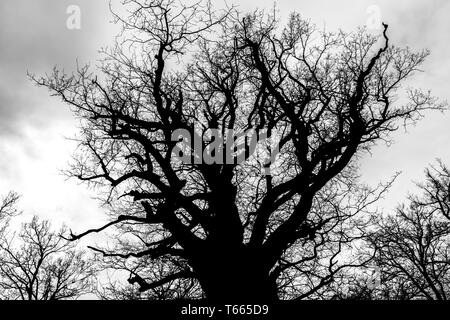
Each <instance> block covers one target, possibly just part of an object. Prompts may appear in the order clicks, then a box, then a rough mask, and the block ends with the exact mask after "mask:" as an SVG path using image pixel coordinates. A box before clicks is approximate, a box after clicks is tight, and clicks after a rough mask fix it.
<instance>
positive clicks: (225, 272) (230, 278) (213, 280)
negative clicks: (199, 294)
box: [194, 250, 278, 303]
mask: <svg viewBox="0 0 450 320" xmlns="http://www.w3.org/2000/svg"><path fill="white" fill-rule="evenodd" d="M227 251H228V253H229V254H226V253H225V252H220V250H216V251H215V252H211V253H209V254H205V256H204V258H203V259H202V260H203V262H202V263H201V265H200V266H198V267H197V268H194V271H195V272H196V273H197V275H198V276H199V280H200V284H201V286H202V288H203V290H204V292H205V294H206V298H207V299H208V300H210V301H214V302H225V303H229V302H245V303H248V302H259V303H261V302H272V301H276V300H277V299H278V297H277V290H276V285H275V282H274V281H271V280H270V279H269V272H268V270H266V268H264V266H263V265H262V263H259V262H258V259H257V258H255V257H254V256H253V255H252V254H249V252H246V250H244V251H243V252H241V253H239V250H233V251H231V250H227Z"/></svg>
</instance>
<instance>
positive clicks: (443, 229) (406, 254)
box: [336, 161, 450, 300]
mask: <svg viewBox="0 0 450 320" xmlns="http://www.w3.org/2000/svg"><path fill="white" fill-rule="evenodd" d="M425 173H426V180H425V182H424V183H420V184H418V186H419V189H420V190H421V191H422V192H421V193H420V194H418V195H410V196H409V198H408V202H407V204H403V205H401V206H399V208H398V209H397V210H396V213H395V214H391V215H387V216H385V217H381V216H380V217H378V218H377V220H378V222H377V223H376V224H372V225H370V228H368V229H367V230H368V232H367V236H368V237H367V239H368V244H369V245H368V246H363V247H362V248H361V251H363V252H365V253H367V252H374V259H373V261H372V263H371V266H372V267H373V268H376V269H378V270H379V275H378V276H379V279H378V281H379V283H378V285H377V286H369V285H368V277H367V273H366V275H365V276H364V273H363V274H361V273H360V274H359V277H356V278H355V279H353V280H354V281H353V282H352V283H351V285H350V286H349V287H347V288H346V289H345V286H343V285H341V288H340V290H337V291H340V292H338V293H337V295H336V297H339V298H358V299H389V300H410V299H429V300H447V299H448V297H449V294H450V219H449V205H450V198H449V188H448V187H449V183H450V175H449V171H448V169H447V167H446V166H445V165H444V164H443V163H442V162H440V161H439V162H438V165H437V166H431V167H430V168H427V169H426V171H425ZM343 288H344V289H343Z"/></svg>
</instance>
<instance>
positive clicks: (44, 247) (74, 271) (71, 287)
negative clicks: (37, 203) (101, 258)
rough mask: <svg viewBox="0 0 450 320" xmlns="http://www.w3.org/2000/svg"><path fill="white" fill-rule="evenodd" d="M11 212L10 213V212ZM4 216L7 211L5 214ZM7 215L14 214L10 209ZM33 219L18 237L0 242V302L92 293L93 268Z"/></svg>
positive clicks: (43, 223)
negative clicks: (2, 300)
mask: <svg viewBox="0 0 450 320" xmlns="http://www.w3.org/2000/svg"><path fill="white" fill-rule="evenodd" d="M11 210H12V211H11ZM5 212H6V211H5ZM7 212H10V213H14V212H15V211H14V209H11V208H9V209H8V211H7ZM65 231H66V230H65V227H62V228H61V229H60V230H59V233H58V232H55V231H52V229H51V224H50V222H49V221H45V220H42V221H40V220H39V219H38V218H37V217H36V216H35V217H33V219H32V220H31V222H29V223H24V224H23V225H22V228H21V230H20V232H19V233H18V234H16V233H13V234H12V235H5V237H3V239H2V240H1V242H0V298H1V299H8V300H61V299H69V298H71V299H74V298H78V297H80V296H81V295H84V294H87V293H89V292H91V289H92V279H93V276H94V267H93V264H92V261H91V260H90V259H88V258H85V257H84V252H83V251H78V250H76V248H75V244H74V243H71V242H67V241H66V240H64V239H63V238H61V237H60V234H62V233H63V232H65Z"/></svg>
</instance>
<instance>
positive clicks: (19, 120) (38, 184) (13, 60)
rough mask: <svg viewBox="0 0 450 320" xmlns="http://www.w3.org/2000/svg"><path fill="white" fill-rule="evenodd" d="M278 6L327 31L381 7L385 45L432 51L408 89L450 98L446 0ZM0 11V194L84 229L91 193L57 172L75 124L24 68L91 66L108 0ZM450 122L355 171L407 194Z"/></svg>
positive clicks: (427, 124)
mask: <svg viewBox="0 0 450 320" xmlns="http://www.w3.org/2000/svg"><path fill="white" fill-rule="evenodd" d="M228 2H231V0H229V1H228ZM214 3H217V4H218V5H222V4H223V1H221V0H217V1H214ZM234 3H235V4H237V5H239V6H240V7H241V8H242V9H243V10H249V9H253V8H254V6H255V5H258V6H259V7H266V8H270V7H271V6H272V4H273V1H272V0H258V1H254V0H252V1H247V0H245V1H243V0H241V1H237V0H236V1H234ZM70 5H77V6H79V8H80V9H81V29H79V30H78V29H75V30H70V29H68V28H67V25H66V22H67V19H68V18H69V14H67V8H68V7H69V6H70ZM277 5H278V8H279V10H280V13H281V14H282V15H284V16H285V15H287V14H288V13H289V12H290V11H292V10H295V11H298V12H300V13H301V14H302V15H303V16H304V17H305V18H310V19H311V21H312V22H314V23H316V24H318V25H320V26H322V25H326V27H327V29H328V30H330V31H331V30H336V29H337V28H343V29H344V30H347V31H350V30H354V29H355V28H356V27H357V26H359V25H364V24H366V23H367V21H369V22H370V21H373V20H372V19H371V18H373V17H374V15H377V14H378V12H379V13H380V14H381V18H382V20H383V21H385V22H387V23H388V24H389V25H390V31H389V32H390V37H391V39H392V42H393V43H395V44H397V45H400V46H410V47H413V48H428V49H430V50H431V56H430V57H429V59H428V61H427V62H426V64H425V65H424V67H423V69H424V70H425V72H424V73H422V74H420V75H418V76H417V77H416V78H415V81H414V86H416V87H419V88H424V89H431V90H432V91H433V92H434V93H435V94H436V95H438V96H439V97H441V98H442V99H444V100H445V99H448V97H449V94H448V84H449V83H450V57H449V52H450V48H449V46H450V32H449V30H450V19H448V14H449V13H450V1H447V0H434V1H433V0H432V1H425V0H422V1H419V0H413V1H412V0H403V1H388V0H384V1H376V0H370V1H367V0H363V1H361V0H345V1H332V0H314V1H306V0H305V1H302V0H280V1H278V2H277ZM369 8H370V9H369ZM0 13H1V16H2V19H0V41H1V44H0V194H4V193H6V192H7V191H9V190H15V191H17V192H19V193H20V194H22V200H21V208H22V209H23V210H24V212H25V215H24V218H27V217H29V216H30V215H33V214H38V215H39V216H41V217H43V218H51V219H52V220H54V221H55V222H57V223H61V222H65V223H67V224H68V225H69V226H70V227H72V228H73V229H75V230H77V231H81V229H83V228H85V227H89V226H90V227H92V226H93V224H94V225H95V224H97V223H100V221H104V220H105V219H106V216H105V215H104V214H103V213H102V211H101V209H99V208H98V203H97V202H96V201H95V200H93V199H92V198H91V197H92V196H94V194H93V193H91V192H90V191H89V190H87V189H86V186H85V185H79V184H78V183H77V182H76V181H71V180H69V181H66V180H65V177H63V176H62V175H61V174H60V170H61V169H64V168H65V167H66V164H67V162H68V161H69V160H70V156H71V153H72V151H73V150H74V144H73V143H70V142H69V141H67V140H66V139H65V137H71V136H73V135H74V133H75V132H76V122H75V121H74V119H73V117H72V115H71V113H70V111H69V108H68V107H67V106H66V105H64V104H63V103H61V102H60V101H59V100H58V99H56V98H52V97H50V96H49V94H48V92H47V91H46V90H45V89H43V88H38V87H36V86H34V85H33V84H32V83H31V82H30V81H29V80H28V79H27V75H26V73H27V71H29V72H31V73H34V74H43V73H45V72H47V71H50V70H51V68H52V67H53V66H54V65H58V66H59V67H61V68H65V69H66V71H70V70H72V69H73V68H74V66H75V62H76V59H78V60H79V62H80V63H81V64H83V63H86V62H89V61H91V62H93V63H94V62H95V60H96V59H98V58H99V55H98V53H97V50H98V49H100V48H101V47H103V46H106V45H108V44H110V43H111V40H112V38H113V36H114V34H115V33H116V31H117V29H116V27H115V26H114V25H113V24H111V23H110V21H111V20H112V19H111V15H110V13H109V6H108V1H102V0H96V1H89V0H71V1H67V0H2V1H0ZM375 18H376V17H375ZM449 127H450V113H447V114H444V115H443V114H440V113H430V114H428V115H427V116H426V118H425V119H424V120H423V121H422V122H421V123H420V124H418V125H417V126H415V127H412V128H410V129H409V132H408V133H405V132H404V131H403V130H401V131H399V132H398V133H396V134H395V135H394V136H393V137H394V139H395V144H393V145H392V146H390V147H389V148H388V147H387V146H385V145H380V146H378V147H377V148H375V149H374V150H373V153H372V156H367V157H365V158H364V159H363V161H362V164H363V166H362V169H363V170H362V171H363V177H364V179H365V181H367V182H369V183H377V182H378V181H380V180H386V179H388V178H389V177H390V176H392V175H393V174H394V173H395V172H396V171H402V172H403V174H402V175H401V177H400V178H399V179H398V180H397V183H396V184H395V185H394V187H393V189H392V191H391V192H390V194H389V199H387V200H386V201H385V202H384V203H383V206H384V207H385V208H386V210H390V209H391V208H393V206H394V205H395V204H396V203H398V202H399V201H401V200H402V199H404V197H405V195H406V194H407V192H408V191H413V190H414V185H413V182H412V181H419V180H422V179H423V170H424V168H425V167H426V166H427V165H428V164H429V163H432V162H433V161H434V159H435V158H441V159H442V160H444V162H447V163H450V150H449V148H448V146H449V145H450V130H449Z"/></svg>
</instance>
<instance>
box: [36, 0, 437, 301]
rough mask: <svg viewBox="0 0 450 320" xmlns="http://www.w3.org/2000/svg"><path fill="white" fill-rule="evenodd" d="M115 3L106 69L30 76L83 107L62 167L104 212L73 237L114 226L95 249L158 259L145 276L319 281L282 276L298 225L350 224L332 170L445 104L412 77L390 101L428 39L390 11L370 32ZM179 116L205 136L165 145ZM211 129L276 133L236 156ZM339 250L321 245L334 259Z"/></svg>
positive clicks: (212, 289) (238, 282)
mask: <svg viewBox="0 0 450 320" xmlns="http://www.w3.org/2000/svg"><path fill="white" fill-rule="evenodd" d="M124 4H125V5H127V7H128V9H129V11H130V15H129V16H128V17H122V16H119V15H115V17H116V19H117V21H118V22H119V23H121V24H122V26H123V32H122V33H121V36H120V37H119V38H118V40H117V43H116V45H115V46H114V47H113V48H112V49H111V50H108V51H106V52H105V57H106V58H105V60H104V61H103V64H102V66H101V67H100V70H99V72H100V73H101V74H100V75H98V76H97V75H94V74H93V73H91V71H90V69H89V67H80V68H79V69H78V71H77V72H76V73H75V74H72V75H67V74H64V73H62V72H60V71H58V70H57V69H55V70H54V72H53V73H52V74H50V75H48V76H46V77H42V78H36V77H33V79H34V80H35V81H36V82H37V83H38V84H40V85H43V86H45V87H47V88H49V89H50V90H51V91H52V93H53V94H54V95H57V96H59V97H61V98H62V99H63V101H65V102H66V103H68V104H69V105H70V106H71V107H72V109H73V111H74V113H75V115H76V116H77V117H78V118H80V119H81V120H82V128H81V136H80V149H79V150H80V152H79V153H78V156H77V157H76V158H75V162H74V164H73V166H72V168H71V169H70V170H69V175H71V176H73V177H77V178H78V179H80V180H82V181H87V182H88V183H89V184H90V185H92V186H95V187H97V188H98V189H99V190H103V192H104V195H105V196H104V201H105V204H107V205H109V206H110V208H111V222H110V223H108V224H106V225H104V226H102V227H99V228H95V229H91V230H88V231H86V232H83V233H81V234H71V237H70V238H71V239H72V240H76V239H79V238H81V237H83V236H85V235H87V234H90V233H93V232H101V231H103V230H105V229H106V228H108V227H111V226H115V227H117V228H118V234H120V239H119V241H118V242H117V246H116V247H112V248H96V250H97V251H100V252H102V253H103V254H104V255H105V256H108V257H111V256H115V257H117V258H124V259H126V258H129V257H134V258H142V261H144V262H145V263H148V266H149V268H151V267H152V266H154V267H155V268H157V269H158V266H159V265H160V264H163V265H165V266H166V268H164V270H165V271H166V272H163V273H159V274H157V273H151V274H154V275H155V277H146V276H144V275H141V274H137V273H133V274H132V277H131V279H130V282H131V283H134V284H138V285H139V286H140V290H142V291H147V290H153V289H154V288H156V287H162V286H164V285H167V284H169V283H171V282H173V281H174V280H180V281H182V280H183V279H193V280H195V281H197V282H198V283H199V284H200V286H201V288H202V290H203V292H204V295H205V296H206V297H207V298H209V299H213V300H221V299H227V298H231V299H242V300H249V299H255V300H275V299H277V298H279V297H280V296H281V297H283V298H284V297H286V295H287V296H292V295H297V297H298V298H301V297H302V296H304V294H305V293H307V292H311V293H312V292H315V291H314V290H315V288H316V287H317V286H319V287H323V283H324V282H325V283H326V282H327V281H330V280H331V279H332V278H333V276H331V277H330V278H326V279H325V280H323V281H324V282H323V281H322V280H320V279H321V278H322V277H316V280H315V281H314V283H312V284H311V283H309V284H307V285H304V284H301V286H303V287H304V289H302V290H301V292H298V290H290V289H289V290H287V291H288V292H285V291H283V290H281V289H280V287H279V286H285V284H286V283H290V284H289V287H291V288H292V287H296V286H297V285H296V283H297V282H298V281H300V283H302V281H303V280H302V277H303V276H304V272H298V270H299V269H298V268H299V266H302V265H303V266H307V261H304V259H298V261H297V262H295V261H294V260H293V259H295V257H296V256H297V255H301V254H300V253H297V252H299V251H300V252H301V251H302V250H306V251H311V250H312V252H313V251H314V245H311V243H310V242H309V245H310V249H307V248H306V247H305V246H306V244H307V243H305V242H304V241H303V240H305V239H312V240H311V241H313V240H316V236H315V235H314V233H315V232H318V234H319V235H318V237H317V239H319V240H317V241H319V242H320V241H324V243H325V244H326V245H329V244H330V242H331V241H337V240H336V239H338V238H339V237H340V239H343V240H345V236H346V233H345V232H341V233H335V235H334V236H333V237H334V239H335V240H333V239H331V238H330V237H329V236H328V235H327V234H326V230H328V229H327V227H326V225H325V224H324V221H326V220H328V218H327V214H326V213H325V212H323V211H321V210H322V209H321V208H320V203H319V202H320V198H322V197H324V196H326V191H324V190H326V188H327V186H331V185H333V184H334V186H335V187H336V188H340V186H339V183H338V181H339V179H341V178H342V176H341V174H343V172H344V171H345V169H346V168H349V166H350V165H351V163H352V162H354V161H356V160H357V158H358V156H359V155H361V154H363V153H364V152H367V151H368V150H370V148H371V147H372V146H373V145H374V144H375V143H376V142H377V141H385V140H387V139H388V138H389V134H390V133H391V132H393V131H395V130H396V129H397V127H398V123H399V122H401V123H406V124H408V123H411V122H414V121H416V120H417V119H419V118H420V117H421V115H422V111H424V110H429V109H438V110H442V109H444V108H445V106H444V105H442V104H439V103H438V102H437V100H436V99H435V98H433V97H432V96H431V95H430V94H429V93H423V92H421V91H419V90H409V91H407V98H409V99H408V102H407V103H406V104H404V105H400V104H398V103H396V101H395V97H396V95H397V94H398V90H399V89H400V88H401V84H402V83H403V82H404V80H405V79H407V78H409V77H410V76H411V75H413V74H414V72H415V71H417V70H418V68H419V66H420V65H421V64H422V63H423V61H424V60H425V58H426V56H427V55H428V52H427V51H422V52H411V51H410V50H409V49H403V48H397V47H394V46H392V45H390V44H389V38H388V35H387V31H388V26H387V25H384V31H383V34H382V35H381V36H380V37H375V36H371V35H369V34H367V33H366V32H365V31H364V30H358V31H357V32H354V33H344V32H338V33H328V32H322V31H319V30H317V29H316V28H315V26H314V25H312V24H311V23H310V22H308V21H306V20H304V19H302V18H301V17H300V15H299V14H297V13H293V14H291V16H290V17H289V20H288V21H287V24H286V26H285V27H284V28H282V27H281V26H280V23H279V20H278V18H277V17H276V15H275V13H272V12H269V13H264V12H263V11H259V10H256V11H255V12H253V13H249V14H245V15H243V14H242V13H240V12H238V11H237V10H236V9H235V8H228V9H227V10H225V11H223V12H222V11H214V10H212V7H211V4H210V3H208V2H198V3H195V4H192V5H187V4H183V5H182V4H180V3H178V2H175V1H172V0H156V1H137V0H127V1H124ZM198 126H199V127H200V128H202V132H201V133H200V134H199V133H198V131H196V127H198ZM180 129H181V130H184V131H183V132H189V133H190V135H191V137H194V138H195V137H198V136H200V138H201V139H200V149H201V150H200V151H199V150H198V148H196V146H195V145H193V144H191V145H190V147H188V148H186V149H184V153H180V152H178V154H177V156H175V155H174V151H175V150H176V147H177V146H178V145H179V142H178V141H177V140H178V138H179V137H176V138H177V139H176V140H174V139H173V136H174V133H175V132H177V130H180ZM211 129H216V130H218V131H219V132H220V134H221V137H222V138H223V141H227V140H228V139H227V137H228V138H230V135H229V134H228V132H229V131H228V130H233V132H238V133H245V132H248V131H249V130H250V129H254V130H255V131H257V132H261V131H262V130H266V131H267V132H268V136H271V134H273V136H275V133H277V137H278V142H277V148H278V149H279V152H278V154H277V155H276V154H275V155H276V157H270V160H273V161H265V158H264V159H263V160H261V158H259V157H257V156H256V155H255V154H252V153H251V152H244V151H246V150H247V149H246V148H241V149H239V147H238V146H237V145H234V147H232V149H233V150H234V151H235V153H234V154H232V157H231V160H232V161H231V163H230V161H223V162H219V161H212V162H211V161H206V160H205V161H198V160H199V157H200V155H201V154H202V152H203V151H204V150H215V151H214V152H213V151H211V152H210V153H209V156H211V157H214V156H216V157H217V155H218V154H220V152H219V151H220V150H225V149H227V148H230V146H229V145H225V144H224V143H223V144H222V145H220V144H219V147H217V148H216V147H215V146H214V143H213V139H209V140H208V138H207V137H208V134H205V135H203V133H204V132H205V131H208V130H211ZM273 136H272V137H273ZM202 137H203V139H202ZM231 139H233V138H231ZM194 140H195V139H194ZM197 147H198V146H197ZM239 150H240V151H242V152H241V153H239ZM269 151H270V150H269ZM269 153H270V152H269ZM242 154H243V155H244V159H243V160H244V161H238V157H239V155H242ZM207 155H208V152H207ZM186 158H188V159H192V160H193V161H191V162H189V161H184V160H183V159H186ZM224 162H225V163H224ZM330 188H331V187H330ZM343 188H344V189H343V190H345V188H346V187H345V186H343ZM337 190H339V189H337ZM335 192H337V193H339V191H335ZM315 204H317V206H316V205H315ZM328 208H329V207H325V208H323V209H324V210H325V209H326V210H328ZM329 217H330V216H329ZM330 219H331V220H330V221H332V220H333V219H335V218H330ZM344 220H345V218H344ZM330 223H332V222H330ZM338 224H339V223H338ZM320 230H322V232H324V233H322V235H320ZM304 243H305V245H304ZM337 244H338V246H339V241H337ZM333 250H335V249H333ZM339 251H340V250H339ZM323 252H325V251H323ZM335 252H336V251H335ZM308 254H309V253H308ZM333 256H334V254H333V253H332V252H331V251H329V252H328V255H325V256H324V259H326V260H327V261H328V266H329V267H330V265H331V269H326V268H325V269H323V268H322V267H321V268H322V269H323V270H325V271H326V272H327V273H328V274H329V273H331V274H333V273H334V271H335V270H336V266H335V264H336V259H335V258H333ZM315 261H317V260H315ZM289 270H290V271H289ZM300 270H301V268H300ZM312 273H313V272H312V271H311V272H310V275H312ZM146 275H148V273H146ZM289 275H290V276H289ZM286 277H288V278H289V277H290V280H289V279H286ZM285 288H286V286H285ZM280 290H281V291H280Z"/></svg>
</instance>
